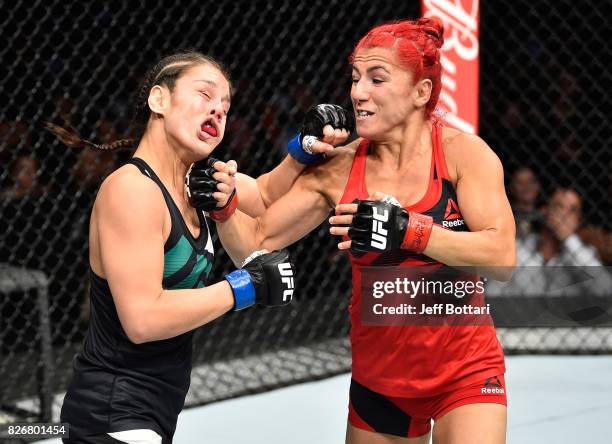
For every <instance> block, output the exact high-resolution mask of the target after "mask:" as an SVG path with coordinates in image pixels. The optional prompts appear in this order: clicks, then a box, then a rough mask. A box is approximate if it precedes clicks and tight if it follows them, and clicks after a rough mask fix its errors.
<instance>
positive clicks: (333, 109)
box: [287, 104, 355, 165]
mask: <svg viewBox="0 0 612 444" xmlns="http://www.w3.org/2000/svg"><path fill="white" fill-rule="evenodd" d="M325 125H331V126H332V127H333V128H334V129H345V130H347V131H348V132H352V131H354V130H355V119H354V117H353V113H352V112H350V111H347V110H345V109H344V108H342V107H341V106H338V105H330V104H320V105H317V106H315V107H313V108H311V109H310V110H309V111H308V112H307V113H306V116H304V120H303V121H302V128H301V131H300V132H299V133H298V135H297V136H295V137H294V138H293V139H291V141H289V144H288V145H287V149H288V151H289V154H291V157H293V158H294V159H295V160H297V161H298V162H300V163H303V164H305V165H309V164H312V163H315V162H318V161H319V160H321V159H323V157H324V156H323V154H320V153H314V152H313V151H312V150H311V147H312V145H313V144H314V143H315V142H316V141H317V140H318V139H321V138H323V128H324V127H325Z"/></svg>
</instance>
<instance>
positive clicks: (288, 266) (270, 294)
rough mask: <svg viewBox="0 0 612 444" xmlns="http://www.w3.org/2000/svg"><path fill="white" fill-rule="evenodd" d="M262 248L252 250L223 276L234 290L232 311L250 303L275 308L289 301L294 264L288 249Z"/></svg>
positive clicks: (291, 294)
mask: <svg viewBox="0 0 612 444" xmlns="http://www.w3.org/2000/svg"><path fill="white" fill-rule="evenodd" d="M264 251H265V250H264ZM264 251H258V252H255V253H253V254H252V255H251V256H249V257H248V258H247V259H246V260H245V264H243V267H242V268H240V269H238V270H235V271H232V272H231V273H229V274H228V275H226V276H225V279H226V280H227V281H228V282H229V284H230V286H231V287H232V291H233V293H234V310H241V309H243V308H246V307H250V306H251V305H253V304H259V305H262V306H265V307H275V306H279V305H287V304H290V303H291V299H292V298H293V288H294V282H293V278H294V275H295V267H294V265H293V264H292V263H291V262H290V259H289V253H288V252H287V250H277V251H273V252H272V253H265V252H264ZM253 256H255V257H254V258H253V259H251V258H252V257H253Z"/></svg>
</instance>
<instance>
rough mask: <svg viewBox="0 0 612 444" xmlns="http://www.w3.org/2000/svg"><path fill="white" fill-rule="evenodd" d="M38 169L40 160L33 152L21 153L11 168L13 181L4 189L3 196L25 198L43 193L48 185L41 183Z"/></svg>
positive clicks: (11, 179) (4, 197)
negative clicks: (44, 185)
mask: <svg viewBox="0 0 612 444" xmlns="http://www.w3.org/2000/svg"><path fill="white" fill-rule="evenodd" d="M38 170H39V165H38V161H37V160H36V159H35V158H34V157H33V156H32V155H31V154H29V153H21V154H19V155H18V156H17V158H16V159H15V161H14V162H13V165H12V167H11V169H10V181H11V182H12V183H11V185H9V186H8V187H7V188H5V189H4V190H2V198H3V199H23V198H25V197H26V196H33V197H36V196H37V195H41V194H43V193H44V192H45V191H46V187H43V186H41V185H40V184H39V181H38V175H39V174H38Z"/></svg>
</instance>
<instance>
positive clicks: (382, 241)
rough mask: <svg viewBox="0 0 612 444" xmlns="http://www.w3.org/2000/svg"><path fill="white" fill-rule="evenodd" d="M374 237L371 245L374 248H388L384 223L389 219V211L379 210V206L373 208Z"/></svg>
mask: <svg viewBox="0 0 612 444" xmlns="http://www.w3.org/2000/svg"><path fill="white" fill-rule="evenodd" d="M372 210H373V211H372V239H371V241H370V245H372V247H374V248H378V249H380V250H384V249H385V248H387V230H386V229H384V228H383V223H384V222H387V221H388V220H389V211H388V210H386V209H385V210H383V213H382V214H380V213H379V212H378V208H376V207H374V208H372Z"/></svg>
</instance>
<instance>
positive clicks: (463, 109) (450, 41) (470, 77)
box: [421, 0, 480, 134]
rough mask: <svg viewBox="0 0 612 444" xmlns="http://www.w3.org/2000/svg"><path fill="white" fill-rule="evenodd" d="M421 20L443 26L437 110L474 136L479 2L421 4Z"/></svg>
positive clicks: (431, 1) (445, 0) (427, 1)
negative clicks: (435, 19)
mask: <svg viewBox="0 0 612 444" xmlns="http://www.w3.org/2000/svg"><path fill="white" fill-rule="evenodd" d="M421 8H422V12H423V16H424V17H438V18H440V19H441V20H442V22H443V23H444V46H443V47H442V56H441V61H442V91H441V92H440V100H439V101H438V108H439V109H440V110H442V111H443V112H444V120H445V122H446V123H447V124H448V125H450V126H453V127H455V128H457V129H458V130H460V131H464V132H467V133H473V134H476V133H477V132H478V71H479V54H480V47H479V41H478V38H479V20H480V9H479V0H421Z"/></svg>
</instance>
